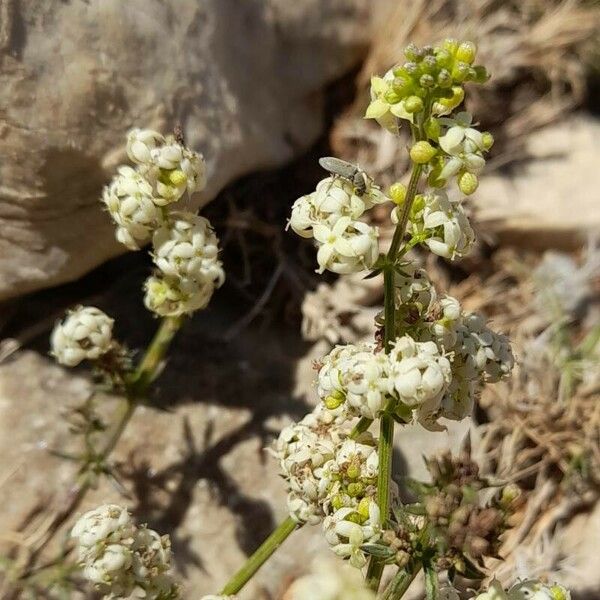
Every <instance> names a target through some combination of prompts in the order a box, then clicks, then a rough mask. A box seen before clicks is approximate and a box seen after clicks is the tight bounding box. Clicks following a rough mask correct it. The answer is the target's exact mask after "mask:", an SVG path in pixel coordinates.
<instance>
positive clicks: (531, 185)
mask: <svg viewBox="0 0 600 600" xmlns="http://www.w3.org/2000/svg"><path fill="white" fill-rule="evenodd" d="M599 139H600V119H598V118H597V117H594V116H591V115H584V114H581V115H575V116H572V117H570V118H568V119H565V120H564V121H561V122H559V123H557V124H555V125H552V126H549V127H546V128H545V129H542V130H540V131H538V132H536V133H534V134H532V135H531V136H530V138H529V140H528V142H527V153H528V154H529V156H530V159H528V160H525V161H520V162H519V163H518V166H517V167H516V168H515V169H513V170H511V171H510V172H508V173H506V172H499V173H495V174H490V175H486V176H485V177H483V178H482V181H481V186H480V188H479V190H477V193H476V194H475V196H474V198H475V200H474V205H475V207H476V209H477V220H478V223H479V224H480V226H481V228H482V229H484V230H485V231H490V232H494V233H495V234H496V235H497V237H498V239H499V241H500V242H501V243H509V244H511V243H515V244H517V245H522V246H526V247H529V248H560V247H562V248H565V249H574V248H578V247H580V246H581V245H582V243H585V241H586V238H587V237H588V236H590V235H593V236H597V235H598V234H600V193H599V192H598V187H597V186H595V185H593V184H592V183H591V179H590V178H592V177H593V175H592V174H593V173H594V172H595V171H596V170H597V168H598V159H599V157H600V142H599Z"/></svg>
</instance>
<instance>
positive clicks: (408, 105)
mask: <svg viewBox="0 0 600 600" xmlns="http://www.w3.org/2000/svg"><path fill="white" fill-rule="evenodd" d="M423 77H424V76H423ZM404 108H405V109H406V112H409V113H411V114H412V113H417V112H421V111H422V110H423V100H421V98H419V96H409V97H408V98H407V99H406V100H405V101H404Z"/></svg>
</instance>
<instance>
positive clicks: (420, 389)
mask: <svg viewBox="0 0 600 600" xmlns="http://www.w3.org/2000/svg"><path fill="white" fill-rule="evenodd" d="M390 364H391V368H390V375H391V377H392V379H393V383H394V391H395V392H396V394H397V395H398V398H399V399H400V400H401V401H402V402H403V403H404V404H406V405H407V406H409V407H414V408H416V409H418V414H419V416H425V415H427V414H430V413H433V412H435V411H436V410H437V409H438V408H439V404H440V401H441V398H442V395H443V393H444V391H445V390H446V388H447V387H448V385H449V383H450V380H451V369H450V362H449V361H448V359H447V358H446V357H445V356H442V355H441V354H440V351H439V348H438V347H437V345H436V344H435V343H434V342H416V341H415V340H413V339H412V338H411V337H410V336H407V335H405V336H403V337H401V338H398V339H397V340H396V341H395V343H394V346H393V348H392V351H391V352H390Z"/></svg>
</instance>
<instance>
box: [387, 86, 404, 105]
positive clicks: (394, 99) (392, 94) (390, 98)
mask: <svg viewBox="0 0 600 600" xmlns="http://www.w3.org/2000/svg"><path fill="white" fill-rule="evenodd" d="M383 98H384V100H385V101H386V102H389V103H390V104H398V102H400V100H402V96H401V95H400V94H399V93H398V92H397V91H396V90H394V89H393V88H390V89H388V90H387V92H386V93H385V94H384V95H383Z"/></svg>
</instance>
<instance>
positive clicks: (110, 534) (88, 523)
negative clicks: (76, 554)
mask: <svg viewBox="0 0 600 600" xmlns="http://www.w3.org/2000/svg"><path fill="white" fill-rule="evenodd" d="M133 531H134V526H133V523H132V521H131V517H130V516H129V513H128V512H127V510H126V509H124V508H122V507H120V506H118V505H116V504H104V505H102V506H99V507H98V508H95V509H93V510H90V511H88V512H86V513H85V514H83V515H82V516H81V517H80V518H79V520H78V521H77V523H75V526H74V527H73V529H72V531H71V537H74V538H77V542H78V545H79V547H80V548H82V549H84V550H87V549H89V548H93V547H94V546H95V545H96V544H98V543H105V544H106V543H110V542H119V541H121V540H124V539H128V538H130V537H131V536H132V535H133Z"/></svg>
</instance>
